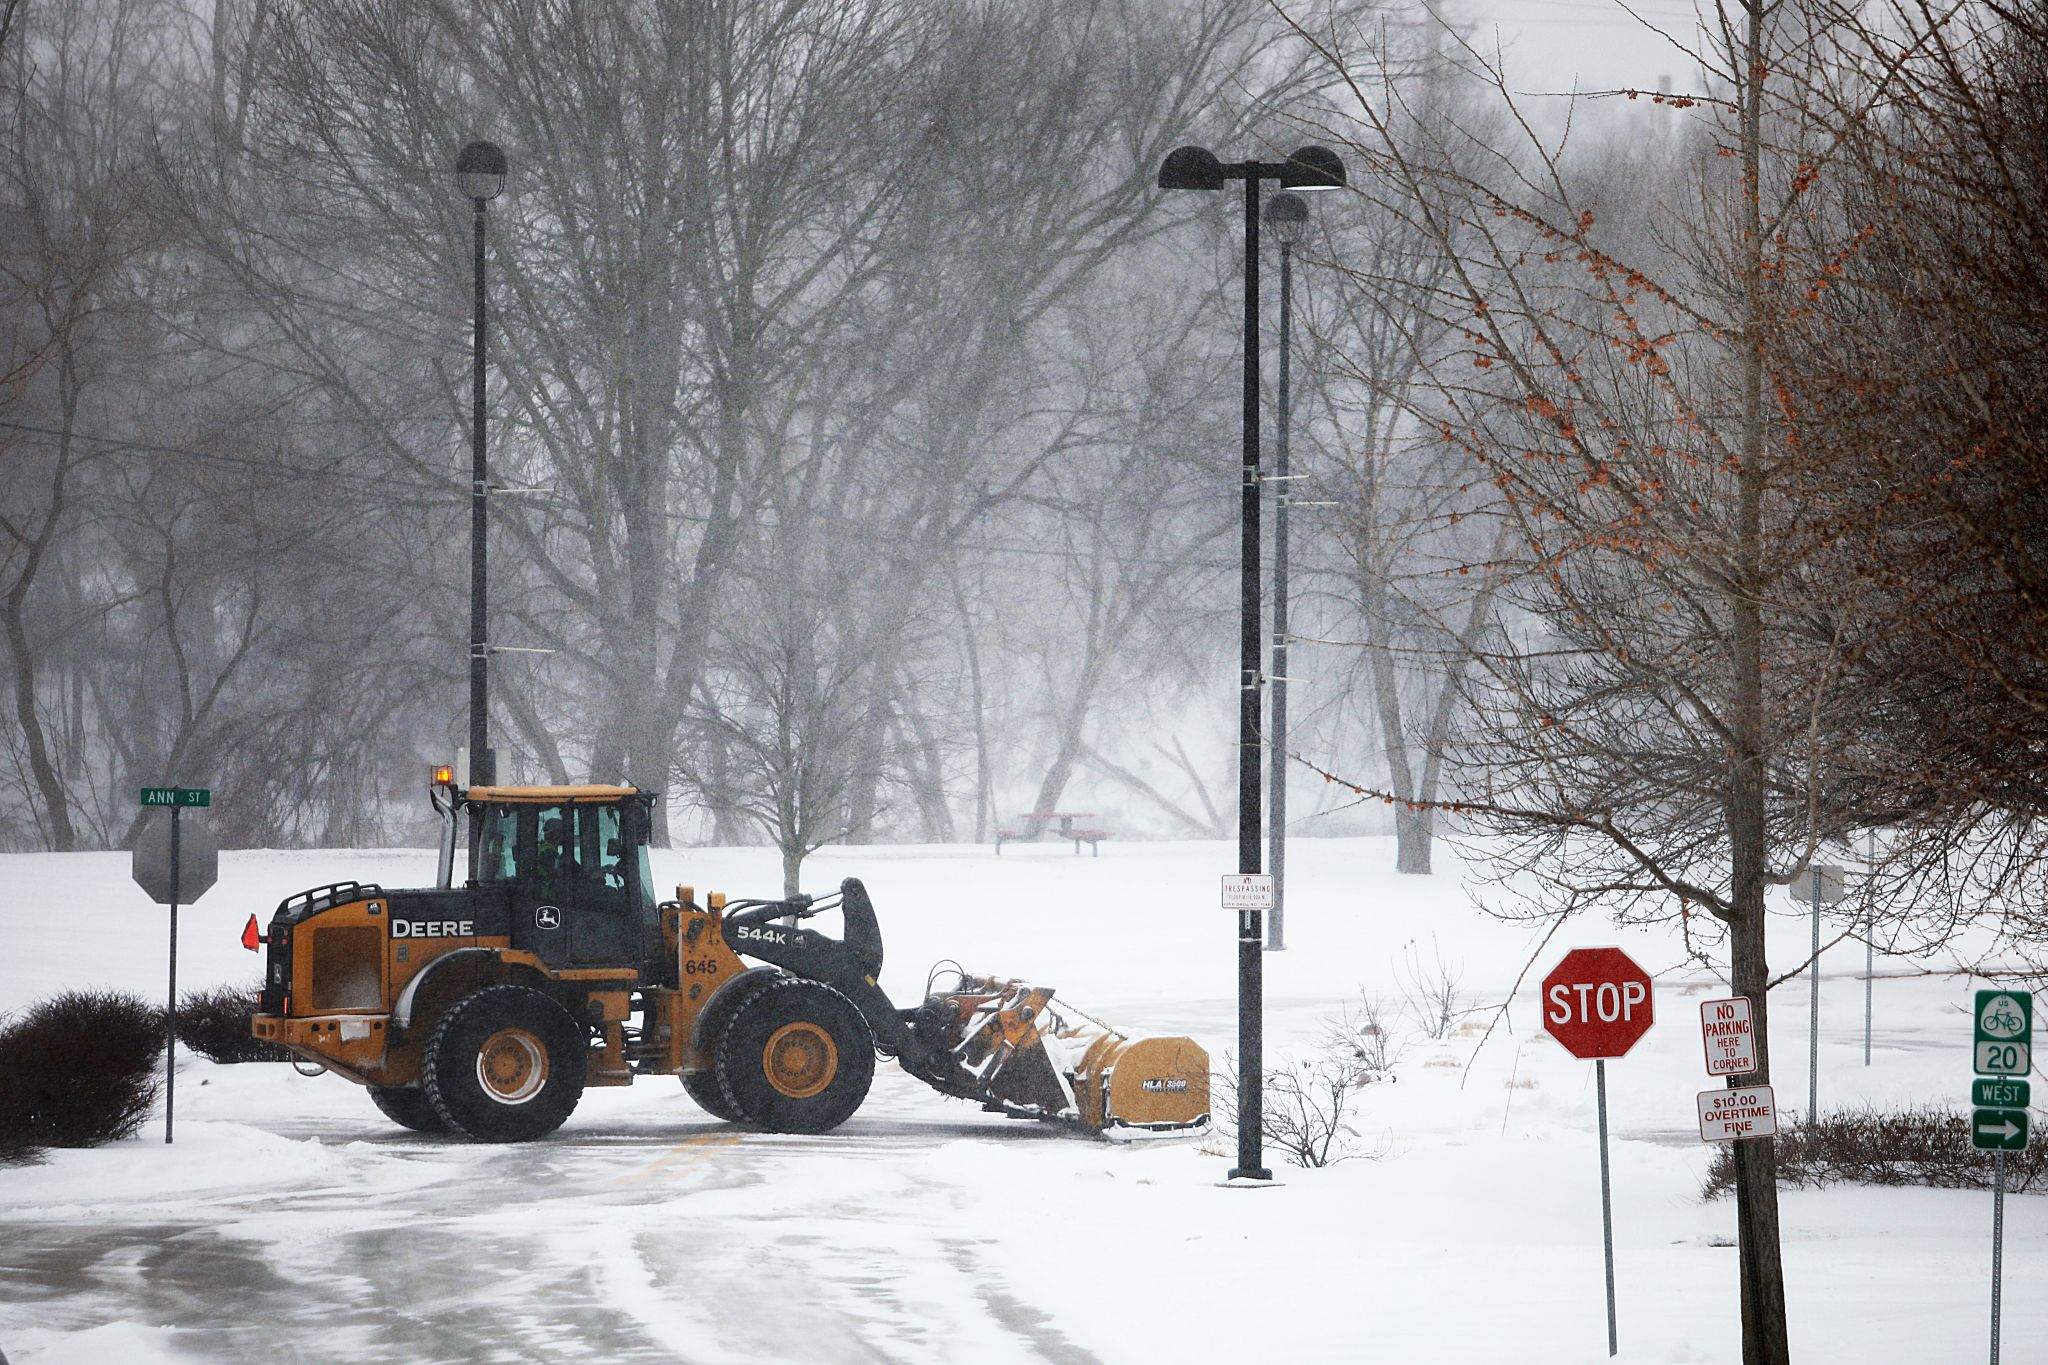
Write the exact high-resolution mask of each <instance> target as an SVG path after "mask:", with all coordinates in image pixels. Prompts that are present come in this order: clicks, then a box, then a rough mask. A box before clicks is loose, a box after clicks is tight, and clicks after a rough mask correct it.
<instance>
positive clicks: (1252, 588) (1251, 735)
mask: <svg viewBox="0 0 2048 1365" xmlns="http://www.w3.org/2000/svg"><path fill="white" fill-rule="evenodd" d="M1229 180H1242V181H1243V182H1244V471H1243V487H1242V495H1243V496H1242V499H1241V506H1240V509H1239V516H1240V526H1241V529H1242V538H1241V542H1240V546H1241V548H1240V551H1239V554H1240V559H1239V574H1238V582H1239V619H1238V646H1239V651H1238V652H1239V680H1238V688H1239V705H1238V758H1237V809H1238V819H1237V870H1238V871H1239V872H1240V873H1256V872H1258V871H1259V864H1260V858H1259V796H1260V792H1259V711H1260V706H1259V687H1260V683H1261V680H1262V679H1261V673H1260V669H1259V479H1260V474H1259V184H1260V182H1261V181H1265V180H1277V181H1279V182H1280V184H1281V185H1282V187H1283V188H1286V189H1293V190H1314V189H1341V188H1342V187H1343V185H1344V163H1343V162H1342V161H1341V160H1339V159H1338V157H1337V154H1336V153H1335V152H1333V151H1331V150H1330V149H1329V148H1327V147H1303V148H1301V149H1300V150H1298V151H1296V152H1295V153H1294V154H1293V155H1291V156H1289V157H1288V158H1287V159H1286V160H1285V161H1237V162H1223V161H1218V160H1217V159H1216V154H1215V153H1214V152H1212V151H1210V150H1209V149H1208V148H1206V147H1176V148H1175V149H1174V150H1173V151H1171V152H1168V153H1167V154H1166V159H1165V160H1164V161H1162V162H1160V163H1159V188H1160V189H1162V190H1220V189H1222V188H1223V185H1224V182H1225V181H1229ZM1262 913H1263V912H1261V911H1259V910H1257V909H1245V910H1240V911H1239V912H1238V923H1237V1052H1238V1058H1237V1068H1238V1070H1237V1165H1236V1166H1235V1167H1233V1168H1232V1170H1231V1172H1230V1178H1231V1179H1232V1180H1251V1181H1270V1180H1271V1179H1272V1178H1273V1173H1272V1172H1271V1171H1269V1170H1267V1169H1266V1168H1265V1166H1264V1165H1263V1164H1262V1161H1263V1152H1262V1150H1261V1149H1262V1147H1263V1145H1264V1136H1265V1134H1264V1113H1265V1111H1264V1096H1263V1088H1262V1085H1261V1080H1262V1073H1263V1067H1264V1063H1265V1058H1264V1055H1263V1048H1262V1040H1263V1039H1262V1035H1263V1030H1264V1024H1263V1018H1262V1015H1263V995H1264V990H1265V980H1264V973H1263V964H1262V962H1261V960H1260V954H1261V952H1262V951H1263V949H1262V947H1261V945H1260V939H1261V937H1262V936H1263V928H1262V925H1261V918H1262Z"/></svg>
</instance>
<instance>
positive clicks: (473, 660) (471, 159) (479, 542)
mask: <svg viewBox="0 0 2048 1365" xmlns="http://www.w3.org/2000/svg"><path fill="white" fill-rule="evenodd" d="M507 170H508V166H507V163H506V160H505V152H504V149H502V148H501V147H499V146H498V144H497V143H495V142H472V143H469V144H468V145H467V146H465V147H464V148H463V149H462V150H461V152H459V153H458V154H457V155H456V157H455V184H456V186H457V188H459V189H460V190H461V191H462V193H463V196H464V197H465V198H467V199H468V200H469V201H470V204H471V205H472V206H473V207H474V209H475V219H474V221H475V230H474V233H473V245H474V256H475V262H476V272H475V280H476V308H475V313H474V322H475V326H474V330H473V332H472V335H471V354H470V361H471V368H470V389H469V414H470V415H469V454H470V485H469V775H468V782H469V785H470V786H472V787H488V786H490V785H491V784H492V783H494V782H496V781H497V779H498V773H497V766H498V765H497V762H496V757H495V755H493V754H492V752H491V683H490V673H489V667H490V653H491V646H490V632H489V622H490V614H489V610H488V608H489V601H488V588H487V578H486V574H485V567H486V558H487V547H486V541H487V538H488V531H489V524H490V523H489V517H488V515H487V499H488V495H489V490H490V465H489V463H488V462H487V460H486V459H485V455H484V214H485V209H486V207H487V206H488V205H489V204H490V202H491V201H492V200H493V199H496V198H497V197H498V195H499V193H500V192H501V191H502V190H503V189H504V188H505V176H506V173H507Z"/></svg>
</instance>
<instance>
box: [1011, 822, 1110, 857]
mask: <svg viewBox="0 0 2048 1365" xmlns="http://www.w3.org/2000/svg"><path fill="white" fill-rule="evenodd" d="M1095 818H1096V816H1095V813H1094V812H1093V811H1085V810H1035V811H1032V812H1031V813H1030V814H1028V815H1025V816H1024V817H1022V823H1023V825H1024V828H1022V829H999V830H997V831H996V854H997V856H1001V854H1002V851H1003V845H1004V844H1005V843H1007V842H1009V841H1011V840H1014V839H1036V838H1037V837H1038V836H1039V835H1041V834H1053V833H1057V834H1058V836H1059V837H1060V838H1062V839H1072V840H1073V841H1074V852H1075V853H1077V854H1078V853H1079V852H1080V851H1081V845H1082V844H1084V843H1085V844H1087V845H1088V851H1089V854H1090V855H1091V856H1093V857H1097V858H1100V857H1101V856H1102V841H1103V840H1104V839H1107V838H1109V837H1110V831H1108V830H1106V829H1096V828H1094V827H1092V826H1085V825H1081V824H1079V823H1077V822H1078V821H1082V820H1093V819H1095ZM1054 826H1057V829H1055V828H1054Z"/></svg>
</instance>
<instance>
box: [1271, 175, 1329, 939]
mask: <svg viewBox="0 0 2048 1365" xmlns="http://www.w3.org/2000/svg"><path fill="white" fill-rule="evenodd" d="M1340 169H1341V168H1340ZM1266 228H1267V230H1268V231H1270V232H1271V233H1272V234H1273V236H1274V238H1275V239H1277V240H1278V241H1279V243H1280V389H1279V403H1280V410H1279V413H1278V414H1277V420H1276V421H1275V422H1274V426H1273V431H1274V437H1275V439H1274V441H1273V482H1275V483H1277V484H1279V485H1280V496H1279V497H1277V498H1275V499H1274V501H1273V676H1272V683H1273V720H1272V746H1273V753H1272V757H1271V758H1270V759H1269V760H1268V768H1267V774H1266V821H1267V825H1268V829H1267V832H1266V871H1267V873H1268V874H1270V875H1271V876H1272V878H1273V913H1272V915H1271V917H1270V918H1268V920H1267V921H1266V949H1267V951H1269V952H1276V953H1277V952H1281V951H1284V950H1285V949H1286V947H1287V509H1288V507H1289V506H1290V505H1291V504H1292V503H1293V501H1294V497H1293V493H1292V490H1291V488H1290V481H1291V480H1292V479H1293V477H1294V475H1293V474H1292V473H1291V472H1290V471H1289V469H1288V462H1287V448H1288V427H1289V425H1290V422H1291V419H1292V415H1293V406H1292V402H1291V397H1292V395H1291V394H1290V392H1289V388H1288V380H1289V378H1290V375H1291V373H1292V369H1291V362H1292V356H1293V351H1294V248H1295V247H1296V246H1297V245H1298V244H1299V243H1300V242H1301V240H1302V239H1303V238H1304V237H1306V236H1307V235H1308V200H1306V199H1304V198H1302V197H1301V196H1300V195H1299V194H1296V193H1295V192H1294V191H1292V190H1282V191H1281V192H1280V193H1278V194H1276V195H1274V196H1273V197H1272V198H1271V199H1268V200H1267V201H1266Z"/></svg>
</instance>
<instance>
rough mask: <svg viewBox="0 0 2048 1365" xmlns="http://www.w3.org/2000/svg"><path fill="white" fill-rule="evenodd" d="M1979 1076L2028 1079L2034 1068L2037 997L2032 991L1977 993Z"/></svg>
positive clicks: (1976, 1038) (1976, 1016) (1975, 1014)
mask: <svg viewBox="0 0 2048 1365" xmlns="http://www.w3.org/2000/svg"><path fill="white" fill-rule="evenodd" d="M1973 1017H1974V1018H1975V1020H1976V1026H1977V1027H1976V1035H1975V1042H1976V1051H1977V1057H1976V1061H1977V1074H1978V1075H1979V1076H2024V1075H2026V1074H2027V1072H2028V1071H2030V1070H2032V1068H2033V1042H2034V996H2033V993H2032V992H2031V991H2012V990H1990V991H1978V992H1977V1008H1976V1010H1975V1012H1974V1014H1973Z"/></svg>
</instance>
